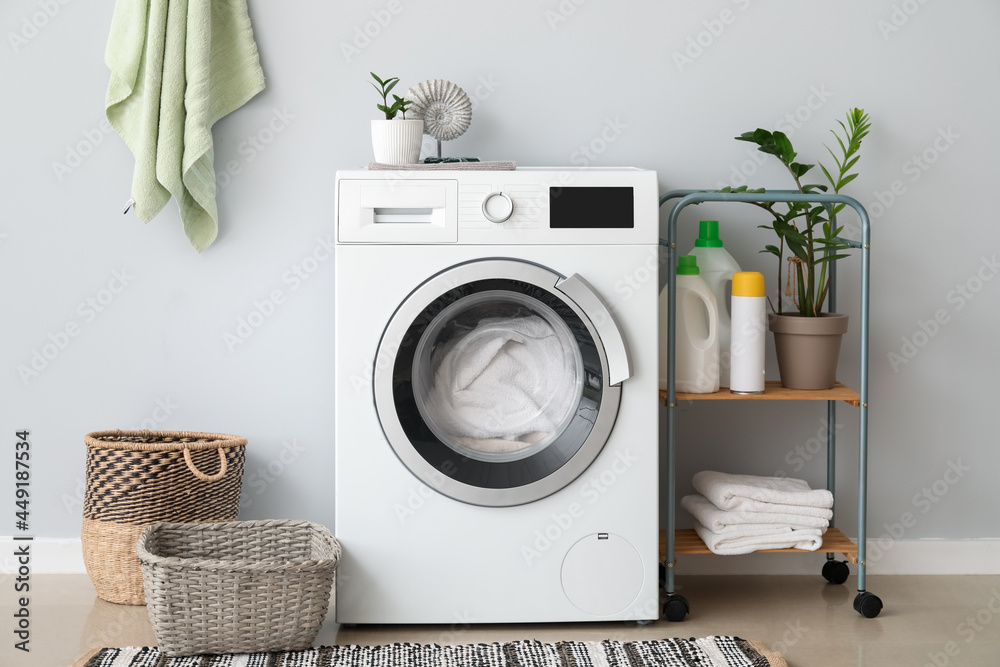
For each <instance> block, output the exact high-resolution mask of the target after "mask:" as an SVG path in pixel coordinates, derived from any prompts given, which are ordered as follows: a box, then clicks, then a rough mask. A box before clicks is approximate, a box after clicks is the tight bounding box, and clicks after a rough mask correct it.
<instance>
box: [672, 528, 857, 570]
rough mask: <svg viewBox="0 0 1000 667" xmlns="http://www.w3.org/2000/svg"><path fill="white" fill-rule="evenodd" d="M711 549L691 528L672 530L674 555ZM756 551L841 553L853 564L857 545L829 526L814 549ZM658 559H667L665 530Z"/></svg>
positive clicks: (702, 552)
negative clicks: (820, 543)
mask: <svg viewBox="0 0 1000 667" xmlns="http://www.w3.org/2000/svg"><path fill="white" fill-rule="evenodd" d="M710 553H712V552H711V551H709V550H708V547H707V546H705V543H704V542H702V541H701V538H700V537H698V533H696V532H695V531H694V530H693V529H691V528H686V529H680V530H677V531H675V532H674V555H675V556H680V555H683V554H710ZM756 553H842V554H844V556H845V557H846V558H847V560H849V561H851V562H852V563H854V564H857V562H858V545H856V544H855V543H854V542H851V541H850V540H849V539H847V535H844V533H842V532H841V531H840V529H838V528H830V529H828V530H827V531H826V534H825V535H824V536H823V544H822V546H820V548H819V549H817V550H816V551H806V550H804V549H762V550H760V551H758V552H756ZM660 560H661V561H663V562H666V560H667V531H665V530H661V531H660Z"/></svg>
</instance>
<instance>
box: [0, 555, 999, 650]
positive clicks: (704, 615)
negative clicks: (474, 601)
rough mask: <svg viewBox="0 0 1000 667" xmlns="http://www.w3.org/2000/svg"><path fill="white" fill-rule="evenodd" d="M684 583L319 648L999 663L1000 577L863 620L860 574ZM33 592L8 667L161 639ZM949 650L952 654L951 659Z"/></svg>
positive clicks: (79, 582) (67, 580) (116, 618)
mask: <svg viewBox="0 0 1000 667" xmlns="http://www.w3.org/2000/svg"><path fill="white" fill-rule="evenodd" d="M683 583H684V588H683V590H679V592H681V593H683V594H684V595H685V596H686V597H687V598H688V599H689V601H690V602H691V605H692V610H691V615H690V616H689V617H688V619H687V620H686V621H684V622H683V623H669V622H667V621H659V622H657V623H653V624H650V625H646V626H637V625H636V624H634V623H595V624H552V625H487V626H475V627H461V626H453V627H446V626H359V627H353V628H338V626H337V625H336V624H335V623H334V622H333V615H332V614H331V616H330V618H329V619H328V620H327V622H326V624H325V625H324V626H323V629H322V631H321V632H320V636H319V638H318V640H317V643H319V644H349V643H356V644H381V643H387V642H394V641H411V642H420V643H471V642H490V641H511V640H515V639H529V638H534V639H539V640H542V641H559V640H600V639H619V640H621V639H625V640H627V639H654V638H663V637H678V636H679V637H696V636H704V635H711V634H734V635H738V636H741V637H745V638H747V639H756V640H760V641H763V642H765V643H767V644H768V645H770V646H772V647H778V648H779V649H781V651H782V653H783V654H784V655H785V657H786V658H787V659H788V661H789V664H790V665H793V666H794V667H805V666H809V667H812V666H816V667H827V666H840V665H852V666H853V665H857V666H861V665H877V666H879V667H883V666H887V667H896V666H897V665H899V666H904V665H905V666H910V665H912V666H913V667H924V666H925V665H935V666H936V667H943V666H944V665H973V666H976V667H979V666H982V667H996V666H998V665H1000V576H966V577H956V576H947V577H946V576H938V577H926V576H870V577H869V580H868V587H869V590H872V591H873V592H875V593H877V594H878V595H879V596H880V597H881V598H882V599H883V601H884V602H885V604H886V608H885V610H884V611H883V612H882V614H881V615H880V616H879V617H878V618H875V619H865V618H862V617H861V616H860V615H858V614H857V613H856V612H855V611H854V610H853V609H852V607H851V605H852V602H853V599H854V586H853V584H854V580H853V577H852V579H851V580H849V581H848V582H847V584H846V585H844V586H832V585H828V584H826V583H825V582H824V581H823V580H822V579H821V578H820V577H819V576H815V577H806V576H787V577H736V576H726V577H708V576H701V577H695V576H690V577H684V581H683ZM32 584H33V590H32V597H31V607H30V610H31V622H32V625H31V633H32V634H31V644H30V646H31V652H30V653H29V654H24V653H22V652H20V651H16V650H14V649H13V643H14V640H13V639H12V634H11V630H10V629H9V628H11V627H12V626H11V619H12V614H13V610H14V604H15V599H14V594H13V592H12V591H5V592H3V593H2V594H0V618H3V619H7V620H5V621H0V637H3V638H4V639H2V642H3V643H2V645H0V665H2V666H3V667H8V666H9V667H22V666H24V667H36V666H37V667H69V665H72V664H73V662H74V661H75V660H76V658H78V657H79V656H80V655H82V654H83V653H85V652H86V651H88V650H89V649H91V648H95V647H101V646H129V645H133V646H135V645H152V644H154V643H155V639H154V637H153V633H152V630H151V629H150V626H149V622H148V621H147V619H146V612H145V607H129V606H119V605H114V604H110V603H107V602H104V601H102V600H99V599H98V598H97V596H96V595H95V593H94V589H93V586H92V585H91V583H90V580H89V579H88V578H87V577H86V576H85V575H36V576H35V577H33V579H32ZM5 627H6V628H7V629H5ZM950 642H953V644H949V643H950ZM948 650H950V651H951V653H953V654H955V655H954V656H949V655H947V651H948Z"/></svg>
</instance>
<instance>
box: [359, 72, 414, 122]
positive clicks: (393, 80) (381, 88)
mask: <svg viewBox="0 0 1000 667" xmlns="http://www.w3.org/2000/svg"><path fill="white" fill-rule="evenodd" d="M369 74H371V75H372V78H373V79H375V80H376V81H378V85H377V86H376V85H375V84H374V83H372V87H373V88H374V89H375V90H376V91H377V92H378V94H379V95H381V96H382V104H376V105H375V106H376V107H378V110H379V111H381V112H382V113H384V114H385V119H386V120H392V119H394V118H395V117H396V114H397V113H402V114H403V118H404V119H405V118H406V110H407V109H408V108H409V106H410V105H411V104H413V102H412V101H411V100H407V99H405V98H402V97H400V96H399V95H393V96H392V99H393V102H392V104H391V105H390V104H389V93H391V92H392V89H393V88H395V87H396V84H397V83H399V77H398V76H394V77H390V78H388V79H386V80H385V81H383V80H382V79H380V78H379V77H378V75H377V74H375V72H369ZM369 83H371V82H370V81H369Z"/></svg>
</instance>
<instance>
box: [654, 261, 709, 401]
mask: <svg viewBox="0 0 1000 667" xmlns="http://www.w3.org/2000/svg"><path fill="white" fill-rule="evenodd" d="M668 297H669V295H668V293H667V288H666V287H664V288H663V290H662V291H661V292H660V389H663V390H666V388H667V378H668V373H669V368H668V366H667V350H668V348H667V345H668V343H669V341H668V340H667V307H668ZM676 331H677V335H676V345H677V347H676V350H677V353H676V356H675V361H676V367H675V368H674V381H675V384H674V386H675V388H676V390H677V391H684V392H688V393H693V394H711V393H713V392H716V391H719V307H718V305H717V303H716V301H715V295H714V294H712V290H710V289H709V288H708V284H706V283H705V281H704V280H702V279H701V277H700V276H699V275H698V263H697V260H696V259H695V258H694V257H692V256H690V255H688V256H685V257H680V258H679V259H678V261H677V330H676Z"/></svg>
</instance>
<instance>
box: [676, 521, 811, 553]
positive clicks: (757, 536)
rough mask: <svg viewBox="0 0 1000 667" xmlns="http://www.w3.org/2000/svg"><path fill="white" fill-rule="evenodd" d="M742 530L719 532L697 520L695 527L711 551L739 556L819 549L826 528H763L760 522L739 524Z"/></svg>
mask: <svg viewBox="0 0 1000 667" xmlns="http://www.w3.org/2000/svg"><path fill="white" fill-rule="evenodd" d="M738 528H740V530H739V531H734V532H728V533H726V534H720V533H715V532H712V531H711V530H709V529H708V528H706V527H705V526H703V525H701V524H700V523H698V522H697V521H695V522H694V530H695V532H696V533H698V537H700V538H701V539H702V541H703V542H704V543H705V546H707V547H708V549H709V551H711V552H712V553H714V554H719V555H720V556H738V555H740V554H748V553H753V552H754V551H760V550H762V549H803V550H805V551H816V550H817V549H819V548H820V546H821V545H822V544H823V531H821V530H820V529H819V528H797V529H792V528H789V527H787V526H786V527H785V528H784V529H783V530H777V531H774V530H771V531H767V530H764V531H761V530H760V527H759V526H750V525H744V526H739V527H738Z"/></svg>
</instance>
